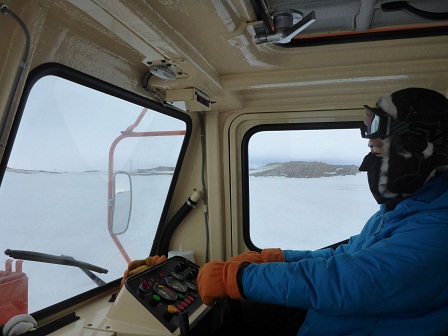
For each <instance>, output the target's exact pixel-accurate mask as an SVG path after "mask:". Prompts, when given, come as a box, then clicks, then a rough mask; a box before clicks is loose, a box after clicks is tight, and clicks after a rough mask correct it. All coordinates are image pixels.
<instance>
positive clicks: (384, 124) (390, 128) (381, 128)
mask: <svg viewBox="0 0 448 336" xmlns="http://www.w3.org/2000/svg"><path fill="white" fill-rule="evenodd" d="M364 109H365V113H366V114H365V117H364V125H362V127H361V136H362V137H363V138H365V139H373V138H381V139H385V138H387V137H389V136H390V135H391V134H403V133H406V132H409V130H410V129H411V127H412V125H411V123H410V122H408V121H400V120H395V119H393V118H392V117H391V116H390V115H388V114H387V113H386V112H384V110H383V109H381V108H379V107H369V106H367V105H364Z"/></svg>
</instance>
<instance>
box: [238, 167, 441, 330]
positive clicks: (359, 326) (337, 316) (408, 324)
mask: <svg viewBox="0 0 448 336" xmlns="http://www.w3.org/2000/svg"><path fill="white" fill-rule="evenodd" d="M283 254H284V256H285V261H286V262H282V263H265V264H259V265H258V264H251V265H249V266H248V267H246V268H245V269H243V270H242V288H243V292H244V296H245V297H246V298H247V299H249V300H254V301H260V302H266V303H273V304H278V305H284V306H288V307H297V308H304V309H308V314H307V317H306V320H305V322H304V324H303V325H302V327H301V328H300V331H299V334H298V335H300V336H305V335H312V336H319V335H325V336H329V335H381V336H387V335H394V336H396V335H406V336H412V335H416V336H417V335H418V336H422V335H425V336H429V335H448V173H444V174H441V175H439V176H437V177H435V178H433V179H432V180H430V181H429V182H428V183H426V184H425V185H423V186H422V187H421V188H420V189H419V190H418V191H417V192H416V193H415V194H413V195H412V196H411V197H409V198H406V199H405V200H403V201H401V202H400V203H398V205H397V206H396V207H395V209H394V210H393V211H389V212H386V208H385V206H384V205H381V207H380V210H379V211H378V212H377V213H375V214H374V215H373V216H372V217H371V218H370V219H369V220H368V222H367V223H366V225H365V226H364V228H363V230H362V231H361V233H360V234H359V235H357V236H353V237H351V238H350V240H349V242H348V243H347V244H344V245H340V246H339V247H338V248H337V249H336V250H333V249H331V248H327V249H323V250H317V251H290V250H285V251H283Z"/></svg>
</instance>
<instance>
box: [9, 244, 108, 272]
mask: <svg viewBox="0 0 448 336" xmlns="http://www.w3.org/2000/svg"><path fill="white" fill-rule="evenodd" d="M5 254H6V255H8V256H10V257H11V258H14V259H22V260H31V261H38V262H44V263H50V264H59V265H67V266H75V267H79V268H81V269H82V270H90V271H94V272H98V273H107V272H109V271H108V270H107V269H105V268H102V267H99V266H95V265H92V264H89V263H86V262H83V261H79V260H76V259H75V258H73V257H69V256H64V255H61V256H56V255H52V254H46V253H40V252H34V251H21V250H10V249H7V250H6V251H5Z"/></svg>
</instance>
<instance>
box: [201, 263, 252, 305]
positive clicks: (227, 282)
mask: <svg viewBox="0 0 448 336" xmlns="http://www.w3.org/2000/svg"><path fill="white" fill-rule="evenodd" d="M243 263H244V262H239V261H228V262H222V261H211V262H209V263H207V264H205V265H204V266H202V267H201V269H200V270H199V274H198V278H197V282H198V287H199V295H200V296H201V299H202V302H203V303H204V304H206V305H207V306H212V305H213V304H214V303H215V300H216V299H218V298H220V297H222V296H225V295H228V296H229V297H231V298H232V299H237V300H242V299H243V296H242V295H241V293H240V290H239V288H238V283H237V279H236V277H237V274H238V270H239V268H240V265H241V264H243Z"/></svg>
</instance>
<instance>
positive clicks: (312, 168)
mask: <svg viewBox="0 0 448 336" xmlns="http://www.w3.org/2000/svg"><path fill="white" fill-rule="evenodd" d="M358 168H359V167H358V166H356V165H331V164H328V163H324V162H304V161H293V162H286V163H270V164H267V165H266V166H264V167H260V168H257V169H253V170H251V171H250V175H251V176H284V177H292V178H315V177H330V176H345V175H356V174H358V173H359V170H358Z"/></svg>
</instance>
